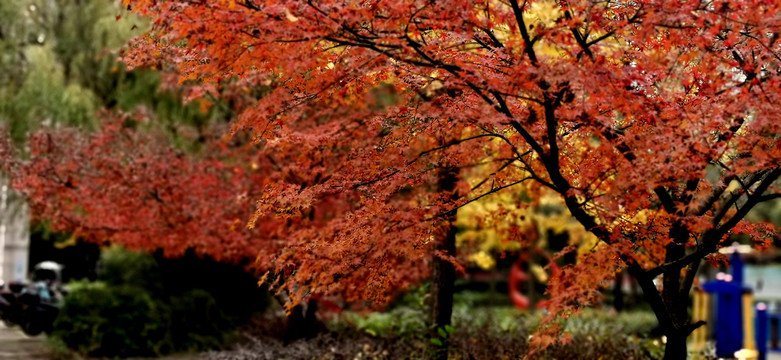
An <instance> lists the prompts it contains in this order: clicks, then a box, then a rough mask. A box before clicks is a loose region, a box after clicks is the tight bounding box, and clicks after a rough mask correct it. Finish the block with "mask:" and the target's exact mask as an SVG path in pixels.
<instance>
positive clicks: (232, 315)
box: [52, 247, 266, 357]
mask: <svg viewBox="0 0 781 360" xmlns="http://www.w3.org/2000/svg"><path fill="white" fill-rule="evenodd" d="M210 272H211V273H215V274H210ZM98 273H99V275H98V280H99V281H97V282H76V283H72V284H70V289H71V291H70V293H69V294H68V296H66V298H65V301H64V304H63V307H62V309H61V310H60V315H59V316H58V319H57V320H56V321H55V324H54V331H53V332H52V338H53V341H54V342H55V343H58V344H64V345H65V346H67V347H68V348H70V349H73V350H74V351H76V352H78V353H81V354H86V355H90V356H106V357H127V356H157V355H163V354H167V353H171V352H190V351H201V350H207V349H215V348H218V347H221V346H222V345H223V344H224V343H225V341H226V340H227V339H228V337H229V336H230V335H231V334H232V332H233V331H234V330H233V329H235V328H236V326H237V325H238V323H239V322H241V321H246V320H247V319H248V318H249V315H250V313H251V311H253V310H254V311H257V310H259V309H262V308H263V307H264V306H265V304H266V303H265V299H264V298H262V297H260V296H259V295H258V294H254V293H253V291H255V292H258V289H257V285H256V281H255V280H254V278H252V277H251V276H249V275H246V274H243V272H242V271H241V269H240V268H239V269H236V268H234V267H230V266H227V267H226V266H222V264H215V263H210V262H207V261H205V260H203V259H189V260H182V259H177V260H169V259H162V258H159V259H158V258H156V257H155V256H152V255H150V254H146V253H139V252H132V251H128V250H125V249H122V248H119V247H111V248H108V249H105V250H104V251H103V253H102V254H101V259H100V264H99V271H98ZM241 275H246V276H245V277H241ZM209 276H213V278H210V277H209ZM199 285H200V286H202V287H204V288H199V287H198V286H199ZM245 288H247V289H249V291H245ZM215 295H216V296H215ZM237 297H238V298H242V299H240V300H236V299H234V298H237Z"/></svg>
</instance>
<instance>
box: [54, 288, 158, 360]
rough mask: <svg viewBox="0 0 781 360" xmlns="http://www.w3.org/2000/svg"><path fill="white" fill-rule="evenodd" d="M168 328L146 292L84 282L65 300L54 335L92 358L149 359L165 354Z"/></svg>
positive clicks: (155, 304)
mask: <svg viewBox="0 0 781 360" xmlns="http://www.w3.org/2000/svg"><path fill="white" fill-rule="evenodd" d="M167 327H168V319H167V316H166V314H165V313H164V312H161V311H160V309H159V306H158V304H157V303H156V302H155V301H153V300H152V298H151V297H150V296H149V294H148V293H147V292H146V291H144V290H143V289H140V288H137V287H131V286H127V287H118V286H109V285H107V284H106V283H104V282H93V283H87V282H82V283H78V284H76V285H75V286H73V287H72V289H71V292H70V294H68V296H67V297H66V298H65V302H64V304H63V306H62V308H61V309H60V315H59V316H58V317H57V320H56V321H55V323H54V330H53V332H52V336H53V337H55V338H58V339H60V340H62V342H63V343H65V345H67V346H68V347H70V348H71V349H74V350H76V351H78V352H80V353H83V354H87V355H91V356H122V357H127V356H149V355H158V354H161V353H163V352H165V350H166V345H167V342H166V341H165V339H166V328H167Z"/></svg>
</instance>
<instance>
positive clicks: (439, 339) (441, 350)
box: [429, 169, 457, 360]
mask: <svg viewBox="0 0 781 360" xmlns="http://www.w3.org/2000/svg"><path fill="white" fill-rule="evenodd" d="M456 181H457V172H456V170H455V169H444V170H442V171H441V172H440V174H439V190H440V191H443V192H451V191H453V189H454V188H455V184H456ZM455 220H456V211H452V212H451V213H449V214H447V216H446V217H445V218H444V219H442V220H441V221H440V222H439V223H438V224H436V227H437V229H436V231H435V234H436V235H435V239H434V241H435V242H436V245H435V249H436V250H437V251H438V252H439V253H442V254H444V255H447V256H451V257H454V256H455V254H456V228H455V226H454V223H455ZM455 279H456V270H455V266H454V265H453V263H451V262H450V261H449V260H447V259H443V258H442V257H440V256H437V255H435V256H434V261H433V264H432V284H431V304H430V314H429V316H430V319H429V321H430V322H431V325H432V332H431V335H430V336H431V339H432V342H431V345H432V349H431V351H430V352H429V353H430V359H431V360H446V359H447V353H448V345H449V335H450V334H449V332H447V331H446V330H445V329H446V328H447V326H448V325H450V320H451V316H452V314H453V292H454V289H455ZM442 334H445V336H442ZM434 339H436V340H434Z"/></svg>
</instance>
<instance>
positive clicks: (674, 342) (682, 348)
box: [664, 331, 689, 360]
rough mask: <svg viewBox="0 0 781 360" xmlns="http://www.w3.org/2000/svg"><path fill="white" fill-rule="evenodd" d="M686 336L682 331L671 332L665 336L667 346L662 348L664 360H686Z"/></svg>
mask: <svg viewBox="0 0 781 360" xmlns="http://www.w3.org/2000/svg"><path fill="white" fill-rule="evenodd" d="M688 335H689V334H687V333H686V332H682V331H672V332H669V333H668V334H666V336H667V345H666V346H665V347H664V360H685V359H686V356H687V350H686V338H687V337H688Z"/></svg>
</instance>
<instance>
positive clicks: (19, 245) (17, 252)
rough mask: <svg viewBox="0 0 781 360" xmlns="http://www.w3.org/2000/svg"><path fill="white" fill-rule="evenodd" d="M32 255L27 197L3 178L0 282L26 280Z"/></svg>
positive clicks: (1, 185) (1, 186) (0, 212)
mask: <svg viewBox="0 0 781 360" xmlns="http://www.w3.org/2000/svg"><path fill="white" fill-rule="evenodd" d="M29 254H30V210H29V208H28V207H27V203H26V202H25V199H24V197H22V196H21V195H19V194H18V193H16V192H15V191H13V190H11V189H10V188H9V187H8V184H7V182H6V181H5V179H4V178H0V279H2V280H3V281H5V282H9V281H13V280H24V279H26V278H27V268H28V265H27V262H28V260H29Z"/></svg>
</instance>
